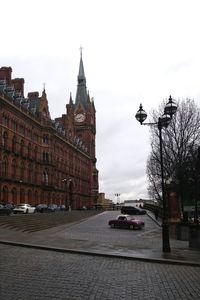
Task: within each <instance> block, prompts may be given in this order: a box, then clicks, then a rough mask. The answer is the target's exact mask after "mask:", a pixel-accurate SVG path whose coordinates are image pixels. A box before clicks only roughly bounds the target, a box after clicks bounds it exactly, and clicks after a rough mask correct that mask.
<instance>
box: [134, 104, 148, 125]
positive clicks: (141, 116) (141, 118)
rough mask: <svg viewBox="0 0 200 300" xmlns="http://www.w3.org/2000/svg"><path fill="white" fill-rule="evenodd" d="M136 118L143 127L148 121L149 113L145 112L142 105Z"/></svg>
mask: <svg viewBox="0 0 200 300" xmlns="http://www.w3.org/2000/svg"><path fill="white" fill-rule="evenodd" d="M135 118H136V120H137V121H138V122H140V124H141V125H142V123H143V122H144V121H145V120H146V118H147V113H146V112H145V110H143V107H142V104H140V107H139V110H138V111H137V113H136V115H135Z"/></svg>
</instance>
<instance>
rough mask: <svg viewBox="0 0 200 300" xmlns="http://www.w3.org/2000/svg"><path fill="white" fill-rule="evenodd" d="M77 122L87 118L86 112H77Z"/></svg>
mask: <svg viewBox="0 0 200 300" xmlns="http://www.w3.org/2000/svg"><path fill="white" fill-rule="evenodd" d="M74 118H75V121H76V122H83V121H84V120H85V115H84V114H77V115H76V116H75V117H74Z"/></svg>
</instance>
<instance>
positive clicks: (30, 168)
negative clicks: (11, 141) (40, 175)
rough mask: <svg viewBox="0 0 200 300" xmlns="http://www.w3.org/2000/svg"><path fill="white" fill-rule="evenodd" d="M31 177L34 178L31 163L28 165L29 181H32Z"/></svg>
mask: <svg viewBox="0 0 200 300" xmlns="http://www.w3.org/2000/svg"><path fill="white" fill-rule="evenodd" d="M31 178H32V165H31V164H29V165H28V181H29V182H31Z"/></svg>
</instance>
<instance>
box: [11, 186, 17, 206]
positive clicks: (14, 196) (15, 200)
mask: <svg viewBox="0 0 200 300" xmlns="http://www.w3.org/2000/svg"><path fill="white" fill-rule="evenodd" d="M11 193H12V200H11V201H12V203H15V204H17V189H16V188H13V189H12V192H11Z"/></svg>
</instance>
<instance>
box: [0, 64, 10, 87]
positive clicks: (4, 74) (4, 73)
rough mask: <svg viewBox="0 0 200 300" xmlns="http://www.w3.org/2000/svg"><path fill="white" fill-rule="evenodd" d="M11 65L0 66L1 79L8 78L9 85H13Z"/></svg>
mask: <svg viewBox="0 0 200 300" xmlns="http://www.w3.org/2000/svg"><path fill="white" fill-rule="evenodd" d="M11 74H12V68H11V67H1V68H0V80H6V83H7V85H11Z"/></svg>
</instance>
